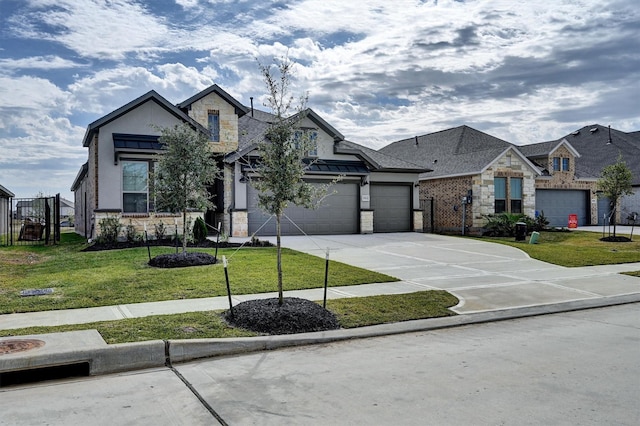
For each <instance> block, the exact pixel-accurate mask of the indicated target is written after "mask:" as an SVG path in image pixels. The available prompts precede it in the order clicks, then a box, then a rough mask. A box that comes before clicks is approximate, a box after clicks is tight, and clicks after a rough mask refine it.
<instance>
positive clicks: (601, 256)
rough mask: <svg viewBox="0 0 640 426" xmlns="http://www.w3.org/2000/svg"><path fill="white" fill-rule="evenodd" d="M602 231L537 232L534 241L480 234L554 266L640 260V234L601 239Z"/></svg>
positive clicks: (611, 263) (607, 263) (484, 238)
mask: <svg viewBox="0 0 640 426" xmlns="http://www.w3.org/2000/svg"><path fill="white" fill-rule="evenodd" d="M601 237H602V234H600V233H596V232H588V231H571V232H547V231H543V232H541V233H540V238H539V240H538V243H537V244H529V241H528V239H527V241H515V240H514V238H513V237H482V240H483V241H493V242H496V243H500V244H505V245H508V246H512V247H517V248H519V249H520V250H522V251H524V252H526V253H527V254H528V255H529V256H531V257H532V258H533V259H537V260H542V261H544V262H548V263H552V264H554V265H560V266H567V267H579V266H594V265H613V264H619V263H634V262H640V237H636V238H634V240H633V241H631V242H624V243H611V242H605V241H600V238H601Z"/></svg>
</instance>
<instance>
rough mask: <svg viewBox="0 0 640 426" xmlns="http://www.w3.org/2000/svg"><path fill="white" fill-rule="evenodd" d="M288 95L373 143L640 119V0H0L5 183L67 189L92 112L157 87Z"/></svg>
mask: <svg viewBox="0 0 640 426" xmlns="http://www.w3.org/2000/svg"><path fill="white" fill-rule="evenodd" d="M285 54H288V56H289V58H290V59H291V60H293V61H294V62H296V63H297V66H296V71H295V75H296V80H295V82H294V86H293V92H294V93H296V94H302V93H304V92H308V94H309V106H310V107H311V108H313V109H314V110H315V111H316V112H318V113H319V114H320V115H321V116H322V117H324V118H325V119H326V120H327V121H328V122H329V123H331V124H332V125H333V126H334V127H335V128H337V129H338V130H339V131H340V132H341V133H342V134H344V135H345V136H346V137H347V139H349V140H352V141H354V142H358V143H361V144H363V145H366V146H369V147H372V148H380V147H382V146H384V145H386V144H388V143H390V142H393V141H395V140H399V139H402V138H406V137H411V136H414V135H421V134H425V133H430V132H435V131H439V130H445V129H448V128H451V127H455V126H459V125H462V124H466V125H469V126H471V127H474V128H476V129H478V130H482V131H484V132H487V133H489V134H491V135H494V136H497V137H499V138H502V139H505V140H507V141H509V142H512V143H516V144H528V143H534V142H542V141H547V140H553V139H557V138H560V137H562V136H564V135H566V134H568V133H570V132H572V131H573V130H576V129H578V128H581V127H583V126H585V125H590V124H594V123H599V124H602V125H609V124H610V125H611V126H612V127H613V128H616V129H619V130H623V131H634V130H640V101H639V100H638V99H640V83H639V82H640V8H638V4H637V0H612V1H602V0H598V1H596V0H554V1H546V0H545V1H543V0H534V1H513V0H491V1H489V0H478V1H452V0H448V1H445V0H430V1H426V0H425V1H419V0H414V1H410V0H396V1H389V0H368V1H345V0H294V1H266V0H263V1H255V0H252V1H245V0H238V1H231V0H147V1H142V0H109V1H106V0H105V1H98V0H0V185H2V186H4V187H6V188H7V189H9V190H11V191H12V192H14V193H15V194H16V196H18V197H30V196H34V195H36V194H37V193H40V192H42V193H45V194H54V193H58V192H59V193H61V194H62V196H63V197H65V198H69V199H71V200H73V198H72V194H71V192H70V186H71V184H72V183H73V180H74V178H75V176H76V174H77V172H78V170H79V169H80V166H81V165H82V164H83V163H84V162H85V161H86V158H87V152H86V149H85V148H83V147H82V138H83V135H84V132H85V130H86V127H87V125H88V124H89V123H91V122H92V121H94V120H96V119H98V118H100V117H101V116H103V115H105V114H107V113H109V112H111V111H112V110H114V109H116V108H118V107H120V106H122V105H124V104H126V103H127V102H129V101H130V100H132V99H135V98H136V97H138V96H140V95H142V94H144V93H146V92H147V91H149V90H151V89H154V90H156V91H157V92H159V93H160V94H161V95H163V96H164V97H165V98H167V99H168V100H169V101H171V102H174V103H178V102H181V101H183V100H185V99H187V98H189V97H190V96H192V95H193V94H195V93H197V92H198V91H200V90H202V89H204V88H206V87H208V86H210V85H211V84H213V83H217V84H218V85H219V86H221V87H222V88H224V89H225V90H226V91H227V92H229V93H230V94H231V95H232V96H234V97H235V98H236V99H238V100H239V101H240V102H242V103H244V104H245V105H249V102H250V101H249V97H251V96H253V97H254V98H255V101H254V102H255V105H256V106H257V107H259V106H260V105H261V104H262V99H263V98H264V94H265V86H264V83H263V82H262V81H261V79H260V75H259V71H258V67H257V61H256V59H259V60H260V61H262V62H263V63H268V62H270V61H271V59H272V58H274V57H281V56H283V55H285Z"/></svg>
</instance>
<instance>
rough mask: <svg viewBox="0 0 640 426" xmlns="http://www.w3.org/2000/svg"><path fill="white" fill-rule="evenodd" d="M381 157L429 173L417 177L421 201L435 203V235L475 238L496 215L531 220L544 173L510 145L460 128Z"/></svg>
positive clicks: (389, 149) (401, 144) (393, 147)
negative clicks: (537, 186)
mask: <svg viewBox="0 0 640 426" xmlns="http://www.w3.org/2000/svg"><path fill="white" fill-rule="evenodd" d="M379 152H381V153H384V154H388V155H391V156H394V157H398V158H401V159H404V160H406V161H412V162H414V163H417V164H419V165H421V166H423V167H429V168H431V169H433V171H431V172H427V173H423V174H421V175H420V197H421V198H423V199H433V205H434V208H433V210H434V216H435V217H434V228H435V229H434V231H435V232H461V231H462V230H463V229H464V230H465V232H467V231H468V232H470V233H479V232H480V231H481V228H482V226H483V225H485V224H486V222H487V219H486V216H487V215H490V214H494V213H502V212H509V213H514V214H515V213H524V214H526V215H528V216H532V217H533V216H534V215H535V182H536V178H537V177H538V176H540V175H541V174H542V171H541V170H540V169H539V168H538V167H537V166H536V165H535V164H533V163H532V162H531V161H530V160H529V159H527V158H526V157H525V156H524V155H523V154H522V153H521V152H520V151H519V150H518V149H517V147H516V146H515V145H513V144H511V143H509V142H506V141H504V140H501V139H498V138H496V137H494V136H491V135H488V134H486V133H483V132H480V131H478V130H475V129H473V128H471V127H468V126H459V127H455V128H453V129H448V130H444V131H440V132H435V133H430V134H427V135H422V136H416V137H414V138H409V139H404V140H400V141H397V142H394V143H391V144H390V145H387V146H385V147H384V148H382V149H380V151H379Z"/></svg>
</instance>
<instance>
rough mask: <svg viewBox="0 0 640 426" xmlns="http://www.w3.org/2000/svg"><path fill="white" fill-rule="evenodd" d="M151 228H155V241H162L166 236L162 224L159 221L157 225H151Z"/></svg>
mask: <svg viewBox="0 0 640 426" xmlns="http://www.w3.org/2000/svg"><path fill="white" fill-rule="evenodd" d="M153 227H154V228H155V234H156V240H159V241H162V240H164V239H165V237H166V234H167V228H166V226H164V223H162V221H160V222H159V223H156V224H155V225H153Z"/></svg>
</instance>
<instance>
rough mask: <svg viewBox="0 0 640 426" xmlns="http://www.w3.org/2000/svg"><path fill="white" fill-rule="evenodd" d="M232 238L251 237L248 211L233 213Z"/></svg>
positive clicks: (235, 211)
mask: <svg viewBox="0 0 640 426" xmlns="http://www.w3.org/2000/svg"><path fill="white" fill-rule="evenodd" d="M231 222H232V223H231V232H232V234H231V236H232V237H248V236H249V213H248V212H247V211H246V210H234V211H232V212H231Z"/></svg>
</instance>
